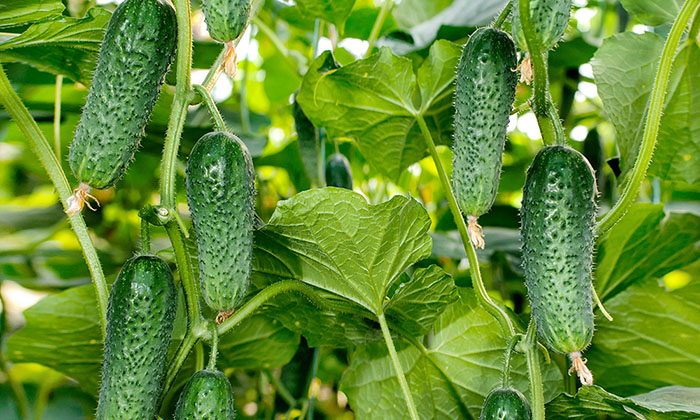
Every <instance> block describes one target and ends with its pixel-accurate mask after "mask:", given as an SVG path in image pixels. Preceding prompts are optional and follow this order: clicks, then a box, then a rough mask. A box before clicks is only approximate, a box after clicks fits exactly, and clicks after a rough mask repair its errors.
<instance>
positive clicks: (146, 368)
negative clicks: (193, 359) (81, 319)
mask: <svg viewBox="0 0 700 420" xmlns="http://www.w3.org/2000/svg"><path fill="white" fill-rule="evenodd" d="M176 308H177V290H176V289H175V284H174V282H173V274H172V272H171V271H170V268H169V267H168V264H166V262H165V261H163V260H161V259H160V258H158V257H155V256H152V255H141V256H138V257H134V258H132V259H130V260H129V261H127V262H126V264H124V267H123V268H122V269H121V271H120V272H119V275H118V276H117V280H116V281H115V282H114V285H113V287H112V292H111V293H110V296H109V307H108V309H107V337H106V338H105V354H104V364H103V366H102V383H101V385H100V400H99V403H98V405H97V416H96V418H97V420H131V419H152V418H153V416H154V414H155V412H156V403H157V402H158V398H159V396H160V392H161V387H162V382H163V373H164V371H165V362H166V357H165V356H166V354H167V353H168V346H169V345H170V338H171V335H172V332H173V324H174V321H175V310H176Z"/></svg>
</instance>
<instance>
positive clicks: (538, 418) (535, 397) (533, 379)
mask: <svg viewBox="0 0 700 420" xmlns="http://www.w3.org/2000/svg"><path fill="white" fill-rule="evenodd" d="M525 346H526V353H527V370H528V376H529V377H530V406H531V407H532V419H533V420H544V388H543V386H542V372H541V371H540V355H539V354H538V347H537V327H536V326H535V319H534V318H531V319H530V325H529V326H528V327H527V333H526V334H525Z"/></svg>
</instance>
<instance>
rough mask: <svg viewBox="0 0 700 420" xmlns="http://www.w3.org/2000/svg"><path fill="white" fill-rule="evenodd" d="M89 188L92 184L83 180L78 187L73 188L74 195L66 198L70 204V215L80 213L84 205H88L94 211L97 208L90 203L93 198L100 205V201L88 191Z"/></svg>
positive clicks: (68, 212) (68, 210)
mask: <svg viewBox="0 0 700 420" xmlns="http://www.w3.org/2000/svg"><path fill="white" fill-rule="evenodd" d="M89 189H90V186H89V185H88V184H86V183H84V182H81V183H80V185H79V186H78V188H76V189H75V190H73V195H71V196H70V197H68V198H67V199H66V204H67V205H68V208H67V209H66V213H67V214H68V215H69V216H75V215H76V214H78V213H80V212H81V211H82V210H83V207H84V206H87V207H88V208H89V209H90V210H92V211H95V210H97V209H96V208H94V207H93V206H92V205H90V201H91V200H92V201H94V202H95V204H97V207H100V201H99V200H98V199H97V198H96V197H95V196H93V195H90V194H89V193H88V190H89Z"/></svg>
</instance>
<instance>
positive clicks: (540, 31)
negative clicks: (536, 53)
mask: <svg viewBox="0 0 700 420" xmlns="http://www.w3.org/2000/svg"><path fill="white" fill-rule="evenodd" d="M571 2H572V0H531V1H530V16H531V17H532V26H533V27H534V28H535V34H536V36H537V40H538V41H539V45H540V49H542V50H545V51H546V50H549V49H551V48H552V47H553V46H555V45H556V44H557V42H559V39H560V38H561V37H562V35H564V31H566V26H567V25H568V24H569V17H570V16H571ZM519 10H520V9H519V8H518V1H517V0H515V2H514V3H513V38H514V39H515V42H516V44H518V48H520V49H521V50H523V51H527V43H526V42H525V34H523V28H522V26H521V25H520V12H519Z"/></svg>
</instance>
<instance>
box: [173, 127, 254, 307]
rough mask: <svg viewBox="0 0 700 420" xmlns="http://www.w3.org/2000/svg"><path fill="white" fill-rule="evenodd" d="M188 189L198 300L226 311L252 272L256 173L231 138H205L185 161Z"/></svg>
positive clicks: (238, 299)
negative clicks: (201, 299)
mask: <svg viewBox="0 0 700 420" xmlns="http://www.w3.org/2000/svg"><path fill="white" fill-rule="evenodd" d="M186 187H187V202H188V204H189V207H190V211H191V213H192V223H193V225H194V231H195V234H196V236H197V247H198V248H199V282H200V289H201V292H202V297H203V298H204V301H205V302H206V303H207V305H209V306H210V307H211V308H212V309H214V310H217V311H230V310H232V309H234V308H235V307H236V306H237V305H238V304H239V303H240V302H241V301H242V300H243V298H244V297H245V295H246V294H247V292H248V284H249V282H250V274H251V271H252V257H253V217H254V216H253V214H254V210H255V172H254V170H253V161H252V160H251V158H250V154H249V153H248V148H247V147H246V146H245V144H243V142H242V141H241V140H240V139H238V137H236V136H234V135H233V134H230V133H226V132H223V131H217V132H213V133H208V134H205V135H204V136H202V138H200V139H199V140H198V141H197V144H195V146H194V148H193V149H192V153H191V154H190V157H189V160H188V161H187V179H186Z"/></svg>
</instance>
